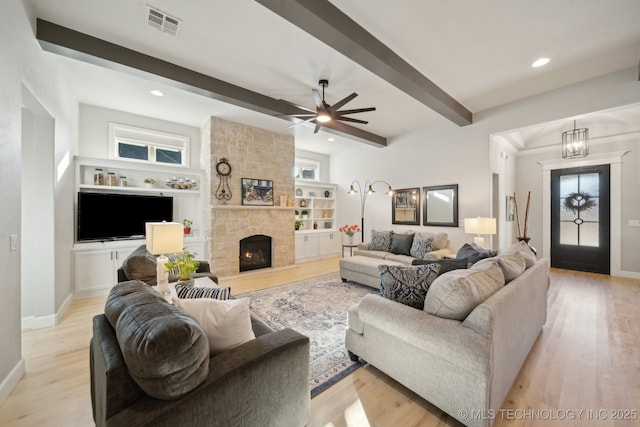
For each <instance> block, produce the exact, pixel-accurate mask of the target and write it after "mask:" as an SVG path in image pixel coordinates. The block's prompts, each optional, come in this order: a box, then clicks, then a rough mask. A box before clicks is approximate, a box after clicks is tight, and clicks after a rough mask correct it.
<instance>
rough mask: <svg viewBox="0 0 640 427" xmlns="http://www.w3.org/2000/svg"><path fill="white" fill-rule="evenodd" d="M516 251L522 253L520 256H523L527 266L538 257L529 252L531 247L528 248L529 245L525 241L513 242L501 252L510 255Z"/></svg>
mask: <svg viewBox="0 0 640 427" xmlns="http://www.w3.org/2000/svg"><path fill="white" fill-rule="evenodd" d="M516 252H519V253H520V255H522V257H523V258H524V261H525V263H526V265H527V268H529V267H531V266H532V265H533V264H535V263H536V261H537V260H538V258H537V257H536V254H534V253H533V252H531V249H530V248H529V246H527V243H526V242H517V243H514V244H513V245H511V246H509V247H508V248H507V249H506V250H505V251H504V252H503V254H505V255H511V254H513V253H516Z"/></svg>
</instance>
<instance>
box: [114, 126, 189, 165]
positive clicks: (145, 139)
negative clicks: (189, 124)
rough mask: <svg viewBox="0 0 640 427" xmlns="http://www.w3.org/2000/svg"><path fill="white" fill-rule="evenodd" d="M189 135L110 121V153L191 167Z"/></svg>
mask: <svg viewBox="0 0 640 427" xmlns="http://www.w3.org/2000/svg"><path fill="white" fill-rule="evenodd" d="M188 149H189V137H187V136H183V135H174V134H170V133H166V132H159V131H155V130H150V129H142V128H135V127H132V126H126V125H121V124H116V123H109V155H110V157H111V158H114V159H126V160H133V161H137V162H143V163H155V164H157V163H161V164H163V165H176V166H184V167H189V156H188Z"/></svg>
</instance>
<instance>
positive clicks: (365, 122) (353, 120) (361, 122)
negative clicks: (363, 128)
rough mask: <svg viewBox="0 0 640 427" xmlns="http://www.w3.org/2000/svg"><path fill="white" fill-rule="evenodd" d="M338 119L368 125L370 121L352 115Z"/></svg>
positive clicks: (338, 118)
mask: <svg viewBox="0 0 640 427" xmlns="http://www.w3.org/2000/svg"><path fill="white" fill-rule="evenodd" d="M336 120H340V121H341V122H351V123H360V124H363V125H366V124H367V123H369V122H367V121H365V120H359V119H352V118H351V117H336Z"/></svg>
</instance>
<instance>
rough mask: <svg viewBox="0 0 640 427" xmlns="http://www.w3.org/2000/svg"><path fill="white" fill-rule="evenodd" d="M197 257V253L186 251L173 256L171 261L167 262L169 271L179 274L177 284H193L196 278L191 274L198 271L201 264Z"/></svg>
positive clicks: (166, 265) (166, 266)
mask: <svg viewBox="0 0 640 427" xmlns="http://www.w3.org/2000/svg"><path fill="white" fill-rule="evenodd" d="M195 258H196V257H195V254H192V253H191V252H188V251H184V252H182V254H180V255H177V256H174V257H171V258H170V260H169V262H167V263H166V264H165V268H166V270H167V272H174V274H176V275H177V276H178V278H179V280H178V282H177V283H176V284H177V285H182V286H193V283H194V279H193V277H191V274H192V273H195V272H196V271H198V267H199V266H200V262H199V261H196V259H195Z"/></svg>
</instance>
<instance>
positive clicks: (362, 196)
mask: <svg viewBox="0 0 640 427" xmlns="http://www.w3.org/2000/svg"><path fill="white" fill-rule="evenodd" d="M377 183H382V184H385V185H386V186H387V187H388V188H387V191H386V192H385V193H384V194H385V195H387V196H392V195H393V188H391V184H389V183H388V182H386V181H382V180H377V181H373V182H371V181H369V180H367V181H366V182H365V183H364V187H363V186H361V185H360V183H359V182H358V181H356V180H355V179H354V180H353V182H352V183H351V186H350V187H349V191H348V193H349V194H355V193H357V192H358V191H357V190H356V189H355V187H354V186H353V184H356V185H357V186H358V190H359V191H360V224H361V227H362V241H363V242H364V207H365V204H366V202H367V196H368V195H369V194H373V193H375V190H374V189H373V186H374V185H375V184H377ZM363 188H366V189H367V190H366V192H365V191H362V189H363Z"/></svg>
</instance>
